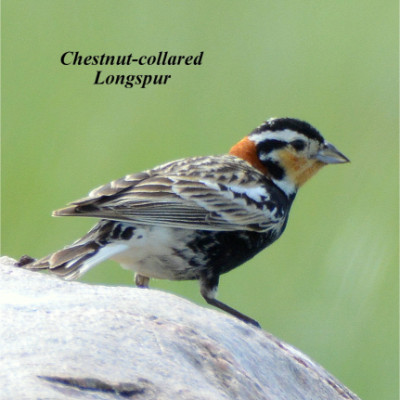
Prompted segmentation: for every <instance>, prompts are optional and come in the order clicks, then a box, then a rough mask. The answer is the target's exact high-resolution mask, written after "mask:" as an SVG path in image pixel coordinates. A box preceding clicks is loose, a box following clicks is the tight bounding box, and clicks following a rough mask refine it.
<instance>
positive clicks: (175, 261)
mask: <svg viewBox="0 0 400 400" xmlns="http://www.w3.org/2000/svg"><path fill="white" fill-rule="evenodd" d="M193 235H194V231H191V230H184V229H173V228H167V227H159V226H158V227H153V226H143V227H136V229H135V231H134V234H133V236H132V237H131V239H129V240H128V241H126V242H125V241H123V242H119V243H124V245H125V246H124V248H125V250H123V251H121V252H120V253H118V254H116V255H114V256H112V257H111V259H112V260H114V261H117V262H118V263H120V264H121V266H122V267H123V268H125V269H129V270H132V271H135V272H137V273H139V274H141V275H144V276H147V277H149V278H158V279H170V280H176V279H183V276H185V278H184V279H193V278H195V277H196V276H195V275H196V274H195V271H193V267H191V266H190V265H189V263H188V262H187V259H190V258H191V257H194V256H195V254H194V253H193V251H191V250H190V249H189V248H187V247H186V243H187V242H188V240H190V239H191V237H193Z"/></svg>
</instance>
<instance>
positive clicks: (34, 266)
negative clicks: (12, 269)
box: [20, 220, 126, 280]
mask: <svg viewBox="0 0 400 400" xmlns="http://www.w3.org/2000/svg"><path fill="white" fill-rule="evenodd" d="M114 224H115V223H114V222H112V221H105V220H103V221H100V222H99V223H98V224H97V225H95V226H94V227H93V228H92V229H91V230H90V231H89V232H88V233H87V234H86V235H85V236H83V237H82V238H81V239H78V240H77V241H76V242H74V243H72V244H71V245H69V246H67V247H65V248H63V249H62V250H58V251H56V252H55V253H52V254H50V255H48V256H46V257H43V258H41V259H39V260H36V261H35V260H32V261H31V262H29V260H28V262H26V261H25V262H21V261H20V266H21V267H23V268H26V269H30V270H42V269H43V270H49V271H50V272H52V273H54V274H56V275H58V276H60V277H61V278H63V279H67V280H73V279H77V278H79V277H80V276H81V275H83V274H84V273H85V272H87V271H88V270H89V269H91V268H92V267H94V266H95V265H97V264H99V263H101V262H102V261H104V260H107V259H108V258H110V257H112V256H113V255H115V254H117V253H120V252H121V251H123V250H124V249H125V248H126V245H125V244H122V243H118V242H116V243H113V242H112V241H111V240H110V237H111V235H112V232H113V229H114Z"/></svg>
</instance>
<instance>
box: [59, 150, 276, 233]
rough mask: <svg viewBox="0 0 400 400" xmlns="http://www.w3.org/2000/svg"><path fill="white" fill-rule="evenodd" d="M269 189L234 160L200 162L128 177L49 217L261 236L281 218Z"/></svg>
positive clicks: (253, 172) (204, 159)
mask: <svg viewBox="0 0 400 400" xmlns="http://www.w3.org/2000/svg"><path fill="white" fill-rule="evenodd" d="M227 164H228V165H231V168H230V169H229V168H227ZM221 171H222V172H221ZM221 182H225V183H221ZM269 185H271V182H270V181H269V180H268V179H267V178H266V177H265V176H264V175H262V174H261V173H259V172H258V171H257V170H256V169H254V168H253V167H251V166H250V165H249V164H247V163H246V162H245V161H241V160H240V159H237V158H236V157H233V156H220V157H202V158H201V157H200V158H193V159H187V160H179V161H176V162H173V163H168V164H165V165H164V166H161V167H157V168H155V169H153V170H149V171H145V172H142V173H139V174H132V175H127V176H125V177H124V178H121V179H118V180H116V181H113V182H110V183H108V184H106V185H104V186H101V187H99V188H96V189H94V190H92V192H90V194H89V196H88V197H86V198H83V199H80V200H77V201H74V202H73V203H71V204H72V205H70V206H68V207H66V208H63V209H61V210H57V211H55V212H54V214H53V215H56V216H73V215H75V216H87V217H98V218H103V219H110V220H119V221H128V222H132V223H136V224H149V225H163V226H169V227H177V228H186V229H204V230H214V231H232V230H253V231H266V230H269V229H271V227H272V226H274V225H275V224H276V223H277V222H279V218H280V217H281V216H278V215H275V214H274V210H275V211H276V210H277V208H278V205H277V204H276V205H275V204H273V202H272V200H271V198H270V197H271V196H270V195H269V190H268V188H269Z"/></svg>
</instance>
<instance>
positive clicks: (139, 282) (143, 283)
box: [135, 274, 150, 288]
mask: <svg viewBox="0 0 400 400" xmlns="http://www.w3.org/2000/svg"><path fill="white" fill-rule="evenodd" d="M149 282H150V278H148V277H147V276H144V275H140V274H135V284H136V286H137V287H140V288H148V287H149Z"/></svg>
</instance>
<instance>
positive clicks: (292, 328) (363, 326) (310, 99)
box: [2, 0, 398, 400]
mask: <svg viewBox="0 0 400 400" xmlns="http://www.w3.org/2000/svg"><path fill="white" fill-rule="evenodd" d="M397 7H398V6H397V2H394V1H392V2H391V1H387V2H384V3H382V2H380V1H365V0H363V1H361V0H355V1H350V2H349V1H344V0H340V1H335V2H322V1H316V0H314V1H302V2H300V1H294V0H291V1H282V2H276V1H251V2H240V1H232V0H230V1H227V0H224V1H218V2H215V1H210V0H207V1H206V0H202V1H190V2H183V1H168V2H167V1H165V0H162V1H118V2H117V1H114V2H111V1H80V2H71V1H60V0H58V1H54V0H49V1H44V0H36V1H20V0H12V1H11V0H3V1H2V61H3V62H2V254H3V255H9V256H12V257H15V258H18V257H19V256H21V255H23V254H29V255H31V256H34V257H40V256H44V255H46V254H47V253H49V252H51V251H53V250H56V249H58V248H61V247H63V246H64V245H65V244H68V243H70V242H71V241H73V240H75V239H76V238H78V237H79V236H80V235H82V234H83V233H85V232H86V230H87V229H89V227H90V226H91V225H93V224H94V221H91V220H88V219H68V218H66V219H53V218H51V217H50V212H51V211H52V210H54V209H56V208H59V207H62V206H64V205H65V204H66V203H67V202H69V201H72V200H75V199H77V198H79V197H82V196H84V195H86V193H87V192H88V191H89V190H90V189H92V188H94V187H96V186H98V185H100V184H103V183H106V182H108V181H109V180H111V179H115V178H119V177H121V176H123V175H125V174H126V173H131V172H137V171H140V170H143V169H146V168H149V167H152V166H155V165H157V164H160V163H163V162H165V161H169V160H173V159H176V158H181V157H185V156H193V155H206V154H221V153H225V152H227V151H228V149H229V148H230V146H231V145H232V144H234V143H235V142H236V141H238V140H239V139H241V138H242V137H243V136H244V135H245V134H247V133H249V132H250V130H252V129H253V128H254V127H256V126H257V125H258V124H260V123H261V122H262V121H263V120H264V119H266V118H269V117H271V116H292V117H298V118H301V119H305V120H307V121H309V122H311V123H312V124H313V125H315V126H316V127H317V128H318V129H320V130H321V132H322V133H323V135H324V136H325V137H326V138H327V139H328V140H329V141H331V142H332V143H334V144H335V145H336V146H337V147H338V148H339V149H340V150H341V151H342V152H344V153H345V154H346V155H347V156H348V157H349V158H350V159H351V161H352V163H351V164H346V165H341V166H330V167H327V168H325V169H324V170H323V171H321V172H320V173H319V174H318V175H317V176H316V177H315V178H313V179H312V181H311V182H310V183H307V185H306V186H305V187H304V188H302V190H301V191H300V193H299V194H298V197H297V199H296V201H295V203H294V207H293V209H292V212H291V218H290V219H289V224H288V228H287V231H286V232H285V234H284V235H283V237H282V238H281V239H280V240H279V241H278V242H277V243H275V244H274V245H273V246H272V247H270V248H269V249H268V250H266V251H264V252H263V253H262V254H260V255H258V256H257V257H256V258H254V259H253V260H251V261H250V262H248V263H247V264H245V265H243V266H242V267H240V268H237V269H236V270H234V271H232V272H230V273H229V274H227V275H225V276H223V277H222V279H221V285H220V290H219V298H220V299H221V300H223V301H225V302H227V303H228V304H229V305H231V306H233V307H235V308H238V309H239V310H241V311H243V312H244V313H246V314H248V315H250V316H252V317H253V318H255V319H257V320H259V321H260V322H261V324H262V326H263V327H264V329H266V330H268V331H269V332H272V333H273V334H274V335H276V336H278V337H280V338H281V339H283V340H285V341H287V342H289V343H291V344H292V345H294V346H297V347H298V348H299V349H301V350H302V351H303V352H305V353H306V354H308V355H309V356H311V357H312V358H314V359H315V360H316V361H318V362H319V363H321V364H322V365H323V366H324V367H325V368H327V369H328V370H329V371H330V372H331V373H333V374H334V375H335V376H336V377H338V378H339V379H340V380H341V381H343V383H344V384H346V385H347V386H348V387H349V388H350V389H352V390H353V391H354V392H356V393H357V394H358V395H359V396H360V397H361V398H363V399H365V400H368V399H371V400H372V399H380V400H389V399H395V398H397V393H398V363H397V359H398V340H397V337H398V336H397V334H398V318H397V315H398V314H397V309H398V277H397V264H398V252H397V247H398V233H397V228H398V210H397V197H398V165H397V163H398V156H397V151H398V139H397V130H398V97H397V90H398V78H397V77H398V75H397V49H398V47H397V46H398V44H397V15H398V10H397ZM65 51H79V52H80V53H81V54H83V55H94V54H103V53H108V54H115V55H117V54H129V53H131V52H134V54H135V55H141V54H147V55H151V54H157V53H158V52H159V51H169V52H170V53H171V54H186V55H189V54H193V55H197V54H198V53H199V52H200V51H204V57H203V65H202V66H199V67H194V66H179V67H177V66H176V67H172V66H159V67H157V66H153V67H138V66H136V65H135V66H131V67H126V66H125V67H110V66H108V67H101V68H98V67H95V66H81V67H79V66H74V67H67V66H63V65H61V63H60V56H61V54H62V53H64V52H65ZM97 69H102V70H103V71H104V73H106V72H107V73H125V74H137V73H142V74H143V73H144V74H146V73H150V74H171V75H172V78H171V80H170V81H169V82H168V84H167V85H166V86H158V87H157V86H149V87H147V88H145V89H140V88H137V87H134V88H133V89H126V88H124V87H122V86H94V85H93V81H94V77H95V73H96V70H97ZM83 280H84V281H88V282H93V283H105V284H123V285H131V284H132V275H131V273H129V272H127V271H125V270H122V269H121V268H119V267H118V265H117V264H114V263H113V262H106V263H104V264H102V265H101V266H99V267H97V268H95V269H94V270H92V271H91V272H89V273H88V274H87V275H86V276H85V277H84V279H83ZM152 286H153V287H155V288H161V289H162V290H167V291H170V292H173V293H176V294H178V295H181V296H184V297H186V298H189V299H192V300H193V301H195V302H197V303H199V304H201V305H203V306H204V304H205V302H204V301H203V300H202V299H201V297H200V295H199V293H198V284H197V282H180V283H176V282H175V283H174V282H164V281H155V282H152Z"/></svg>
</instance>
